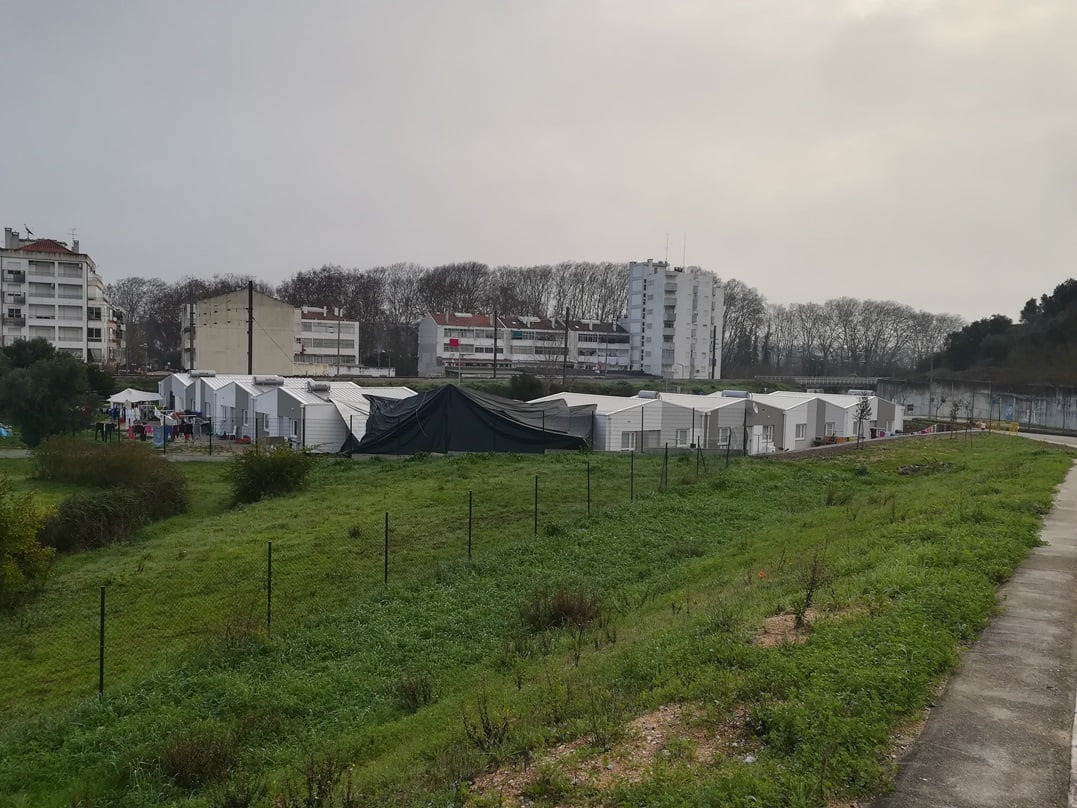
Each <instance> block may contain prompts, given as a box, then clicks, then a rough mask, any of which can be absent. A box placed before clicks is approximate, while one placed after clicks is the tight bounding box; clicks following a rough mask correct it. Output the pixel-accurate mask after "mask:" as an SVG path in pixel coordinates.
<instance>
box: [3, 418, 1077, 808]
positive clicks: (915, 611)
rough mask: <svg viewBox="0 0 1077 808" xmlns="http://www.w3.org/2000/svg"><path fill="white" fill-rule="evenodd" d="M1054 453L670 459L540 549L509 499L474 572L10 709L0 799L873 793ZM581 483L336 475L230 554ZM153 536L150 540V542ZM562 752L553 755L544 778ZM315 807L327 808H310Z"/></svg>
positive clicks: (455, 472) (405, 801) (161, 535)
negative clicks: (470, 500) (699, 751)
mask: <svg viewBox="0 0 1077 808" xmlns="http://www.w3.org/2000/svg"><path fill="white" fill-rule="evenodd" d="M1070 459H1071V455H1070V454H1069V453H1068V452H1066V451H1064V450H1060V449H1055V448H1043V447H1041V446H1039V445H1037V444H1034V443H1030V442H1025V441H1021V440H1017V439H1013V438H1006V437H992V436H978V437H977V438H976V440H974V441H973V442H971V443H968V442H965V441H947V440H931V441H911V442H905V443H900V444H887V445H885V446H872V447H869V448H867V449H865V450H863V451H858V452H850V453H848V454H846V455H843V456H841V457H838V458H831V459H826V460H818V461H799V462H781V461H777V462H767V463H759V462H744V463H738V464H734V465H733V466H732V467H731V468H729V469H728V470H727V469H724V468H721V467H719V468H712V469H711V471H710V473H709V474H706V475H704V476H703V477H702V478H701V479H700V480H699V481H698V482H697V481H696V480H695V475H694V467H693V465H692V464H691V463H689V462H685V463H677V464H674V466H673V470H672V472H671V474H670V490H669V491H668V492H666V493H663V494H653V495H652V494H649V493H648V494H647V496H645V497H644V498H642V499H640V500H637V501H636V502H633V503H630V502H628V501H627V498H626V497H622V496H621V494H622V493H624V492H617V491H610V492H609V498H608V499H607V500H606V501H603V502H602V503H601V505H602V507H596V508H594V509H593V513H592V516H591V517H590V518H588V517H586V516H585V515H584V514H583V513H582V512H581V510H580V508H579V507H577V505H578V498H577V497H576V493H575V492H577V491H578V485H577V484H576V483H573V484H572V485H569V484H567V483H566V487H565V488H564V489H563V491H562V492H561V494H562V497H561V498H562V500H563V502H562V503H561V505H562V506H563V507H562V509H561V510H560V511H558V510H556V509H553V508H552V506H551V511H549V512H548V514H546V515H544V516H543V518H542V520H541V526H540V535H539V536H538V537H537V538H536V537H534V536H533V535H531V534H532V532H533V528H532V524H531V523H530V521H529V517H530V514H529V513H528V512H527V508H526V507H524V508H512V507H509V505H508V504H506V503H503V504H502V507H503V510H501V511H500V512H499V515H498V516H497V517H496V519H497V521H498V522H499V523H500V528H501V529H500V530H498V531H497V532H496V534H494V535H491V534H489V533H487V538H486V539H485V541H484V543H483V545H482V548H481V549H482V552H481V553H478V554H476V558H475V561H474V562H473V563H470V564H469V563H467V562H466V560H465V559H463V558H462V557H461V553H460V552H459V548H458V547H456V548H450V547H447V546H443V545H441V544H439V542H438V541H437V540H435V539H433V538H431V536H433V535H435V534H436V533H437V531H436V530H433V529H430V530H427V531H426V532H425V534H424V532H423V531H420V530H416V531H414V533H415V534H416V535H415V536H414V537H413V538H412V539H410V541H413V542H414V545H413V546H410V547H408V548H404V549H402V552H404V550H406V551H407V552H406V553H405V555H404V559H405V560H406V562H407V563H408V565H409V566H408V567H407V568H406V569H405V570H403V571H402V572H400V576H401V577H400V578H399V580H398V581H396V582H394V581H393V580H391V582H390V586H389V587H388V588H385V587H380V586H371V585H364V586H362V587H358V586H355V585H354V582H352V585H351V586H350V587H345V585H344V582H343V581H341V580H339V579H338V578H336V577H334V576H333V575H330V574H328V573H329V571H327V570H325V569H321V568H317V569H315V570H314V571H315V572H317V574H318V575H319V576H321V581H322V582H323V588H324V590H325V592H324V595H323V596H322V597H321V598H320V599H318V600H315V601H312V603H314V604H318V603H320V604H322V605H321V607H320V608H317V607H315V608H310V609H306V610H303V611H302V613H297V614H296V615H295V616H294V619H292V620H291V621H290V622H286V623H285V624H284V627H283V628H282V629H281V630H279V631H277V630H275V631H274V633H273V636H272V638H271V639H270V638H267V637H266V636H265V634H264V631H262V630H260V629H258V628H257V627H255V628H254V629H252V630H249V631H237V630H235V629H234V626H233V629H232V630H229V631H222V632H220V633H218V634H216V635H209V637H208V639H204V640H203V641H201V642H199V643H197V644H196V645H195V646H193V647H188V648H187V649H186V650H185V651H184V653H183V654H173V655H171V656H166V657H165V658H164V659H163V661H162V662H161V663H160V664H157V665H155V666H154V667H153V668H152V671H151V672H150V673H149V674H148V675H146V676H144V677H142V678H138V677H134V675H132V678H130V679H129V680H127V681H126V683H124V684H123V686H121V687H117V688H116V689H114V690H111V691H110V692H109V693H108V694H107V695H106V698H105V699H104V700H103V701H102V702H101V703H100V704H98V703H97V702H96V700H94V699H88V700H84V701H81V702H77V703H73V704H70V703H69V704H68V705H63V704H57V705H55V706H53V707H50V708H48V709H47V710H44V711H43V713H42V714H39V715H36V716H35V715H33V714H30V713H27V712H20V715H21V717H20V719H19V720H17V721H16V722H14V723H12V724H7V725H5V726H4V727H3V728H0V794H4V795H8V796H6V797H4V798H0V804H10V805H19V804H29V805H70V804H72V801H73V800H76V801H77V800H84V801H85V802H84V804H89V802H90V801H92V804H93V805H95V806H101V805H124V806H140V805H146V806H149V805H162V804H171V805H191V806H194V805H210V806H214V805H243V804H251V805H267V804H273V805H305V804H310V805H319V804H324V805H329V804H347V802H346V800H347V798H348V795H349V794H350V795H352V797H353V798H354V801H353V802H352V804H356V805H426V804H438V805H445V804H472V805H497V804H512V803H513V801H514V800H516V798H517V794H516V793H514V792H513V791H512V790H511V789H510V790H508V791H506V790H504V789H501V790H498V789H496V788H494V789H489V788H483V787H482V782H483V781H481V780H480V781H479V785H478V786H473V785H472V781H473V778H475V776H476V775H478V774H480V773H481V772H484V771H485V772H490V771H492V770H497V771H509V770H513V769H521V768H523V767H524V765H525V764H529V765H530V767H531V769H532V770H533V772H534V774H533V775H528V777H529V778H530V779H529V780H528V782H527V785H526V786H525V789H526V793H525V798H526V799H528V800H530V801H532V802H536V803H538V804H544V803H545V804H563V805H564V804H568V805H572V804H580V805H585V804H591V803H593V804H612V805H706V804H712V805H733V806H736V805H793V806H797V805H804V806H813V805H823V804H825V801H826V800H828V799H833V798H838V797H849V796H855V795H863V794H869V793H873V792H875V791H878V790H880V789H882V788H885V785H886V783H887V781H888V778H889V777H890V775H891V772H890V764H889V763H888V762H887V761H888V758H887V757H886V756H885V751H886V749H887V747H888V745H889V740H890V736H891V732H892V730H893V728H894V727H895V726H896V725H898V724H900V723H902V722H903V721H905V720H907V719H908V718H910V717H911V716H913V715H915V713H916V711H917V710H919V709H920V708H921V707H922V706H923V705H924V703H925V701H926V700H927V699H928V698H929V694H930V693H931V690H932V687H933V686H934V685H935V684H936V683H937V682H938V681H939V680H940V678H941V677H943V676H945V675H946V673H947V672H948V671H949V670H950V669H951V668H952V666H953V665H954V663H955V662H956V659H957V656H958V653H959V649H960V646H961V644H962V643H964V642H967V641H968V640H970V639H971V638H972V637H974V636H975V633H976V632H977V631H978V630H979V629H980V628H981V627H982V626H983V625H984V624H985V622H986V620H987V619H988V618H989V616H990V613H991V609H992V605H993V596H994V589H995V587H996V586H997V585H998V584H999V583H1000V582H1001V581H1003V580H1005V578H1006V577H1008V575H1009V574H1010V573H1011V572H1012V570H1013V568H1014V567H1015V566H1016V564H1018V563H1019V562H1020V559H1021V558H1022V557H1023V556H1024V554H1025V553H1026V552H1027V550H1028V548H1029V547H1031V546H1032V545H1033V544H1034V543H1035V541H1036V535H1037V530H1038V527H1039V523H1040V519H1041V516H1042V514H1043V513H1045V512H1046V511H1047V509H1048V508H1049V505H1050V501H1051V496H1052V493H1053V489H1054V487H1055V486H1056V485H1057V483H1058V482H1059V481H1060V480H1061V478H1062V476H1063V475H1064V474H1065V471H1066V469H1067V468H1068V466H1069V463H1070ZM615 460H620V458H615V459H609V458H597V457H595V458H593V461H594V462H596V463H600V462H610V463H612V462H614V461H615ZM581 462H585V461H584V459H582V458H581V457H579V456H560V457H548V458H529V459H515V460H513V459H508V458H486V457H482V458H466V459H453V460H436V461H435V460H428V461H425V462H420V463H409V464H396V465H394V466H389V465H388V464H386V465H385V466H383V467H381V468H378V467H377V465H376V464H372V465H362V464H356V465H352V466H347V467H344V466H340V467H336V466H334V467H332V468H328V467H327V468H326V469H324V470H323V471H322V472H321V473H320V475H319V476H318V478H317V479H316V481H315V484H314V486H313V487H312V490H311V492H310V493H309V494H308V495H305V496H302V497H294V498H284V499H282V500H279V501H276V502H267V503H260V504H258V505H255V506H250V507H247V508H244V509H243V510H242V511H241V515H242V516H243V519H244V520H245V522H246V524H247V528H246V531H245V534H244V535H243V538H244V539H252V540H253V539H254V538H256V537H258V536H259V535H263V534H264V533H265V532H266V531H272V530H275V529H276V528H274V527H272V526H274V525H277V524H278V523H279V522H281V521H282V520H284V521H287V520H288V516H287V515H288V514H292V513H295V514H297V515H302V514H304V513H306V512H307V511H306V508H305V505H306V506H308V507H312V508H313V509H314V513H315V514H316V516H315V518H314V519H313V520H312V521H311V522H310V523H309V524H307V525H306V526H305V527H303V526H297V525H295V523H294V522H289V530H290V532H291V534H292V535H293V537H294V539H295V541H296V542H299V541H303V540H304V537H305V540H306V541H308V542H310V543H312V544H319V543H320V544H321V546H324V545H325V543H326V542H327V541H328V539H327V536H328V535H329V534H330V533H332V535H336V534H337V533H338V532H339V533H343V532H345V531H346V527H347V525H349V524H353V523H356V520H357V519H358V520H359V521H362V518H366V519H367V521H372V520H371V519H369V518H367V517H362V518H360V517H361V516H362V515H357V514H356V513H355V512H350V513H337V512H336V511H348V510H349V509H350V508H351V507H352V505H353V504H354V499H355V497H356V496H357V494H356V492H357V491H361V490H371V491H377V492H378V496H379V497H382V499H380V500H375V499H370V500H369V501H366V503H365V506H364V507H367V508H369V509H371V510H375V509H376V507H377V504H378V503H380V502H384V501H386V499H389V500H394V501H396V502H399V503H401V504H403V503H406V502H411V503H413V504H414V507H416V508H417V509H419V510H421V511H422V520H423V521H422V524H425V525H431V524H437V523H438V521H439V520H440V521H441V522H448V521H450V520H457V519H458V516H459V514H458V510H459V501H460V498H459V494H460V493H462V492H466V490H467V489H468V488H472V487H478V486H482V485H485V484H486V483H487V482H489V483H490V484H491V485H493V484H494V483H500V484H501V486H502V487H501V489H500V490H502V492H503V495H504V497H505V498H506V500H507V501H508V502H512V501H513V498H515V499H516V500H519V499H520V498H521V495H523V496H522V500H523V502H524V503H525V505H526V503H527V499H526V494H524V492H526V490H527V488H528V482H529V480H530V475H531V474H534V473H541V474H543V475H546V476H547V477H548V476H551V475H552V476H555V477H560V478H562V479H568V478H569V477H570V476H571V477H572V479H573V480H576V479H577V476H578V468H579V464H580V463H581ZM611 468H612V467H611ZM651 470H652V471H653V467H652V468H651ZM899 472H900V473H899ZM510 478H511V479H513V480H515V479H516V478H520V482H519V483H513V485H514V486H516V487H510V486H507V485H506V480H509V479H510ZM517 489H519V490H517ZM484 490H486V489H484ZM496 490H497V486H496V485H495V486H494V487H493V488H491V489H489V496H490V497H493V496H494V494H495V491H496ZM615 495H616V496H615ZM370 496H372V497H373V494H371V495H370ZM570 497H571V498H572V499H573V502H572V507H571V508H570V507H568V502H567V500H568V499H569V498H570ZM333 503H336V511H334V507H333ZM346 503H348V504H346ZM439 508H440V509H441V510H439ZM237 518H238V516H237V514H236V513H235V512H229V513H210V514H206V515H205V516H204V519H202V521H201V522H199V523H197V524H192V523H191V522H190V517H185V518H184V519H185V521H183V522H182V523H179V524H178V526H177V530H189V531H198V532H199V533H200V534H207V535H212V536H214V537H215V541H216V542H217V543H221V542H227V541H228V540H229V536H233V541H239V538H238V537H235V535H234V534H235V532H236V529H237V523H235V522H234V521H230V520H236V519H237ZM418 518H419V517H418V516H416V519H418ZM518 522H523V523H524V524H522V525H518V524H517V523H518ZM362 525H363V526H364V529H365V530H366V531H367V532H369V527H367V526H366V521H362ZM330 528H331V530H330ZM356 532H357V533H358V534H362V533H363V530H359V531H356ZM172 540H175V536H169V535H168V534H167V533H166V532H165V528H164V527H163V526H161V525H158V526H155V529H154V531H153V532H152V533H151V535H150V536H149V537H148V538H147V539H146V540H145V541H146V546H145V547H144V548H142V549H143V550H145V551H151V550H152V549H153V546H154V543H161V544H164V543H167V542H169V541H172ZM189 540H190V539H189V538H188V541H189ZM210 546H213V545H210ZM226 550H227V548H226V547H225V546H222V547H221V548H220V552H221V553H222V555H221V560H220V563H228V562H229V560H230V557H229V556H228V555H227V552H226ZM206 552H207V553H208V552H210V551H209V550H206ZM88 555H89V556H93V555H94V554H88ZM164 555H166V556H170V555H171V554H170V553H168V554H164ZM359 555H360V556H362V558H360V559H358V560H357V561H355V563H354V564H351V565H349V566H348V572H349V573H351V574H354V575H360V576H370V577H373V576H372V575H371V573H373V572H375V571H376V570H377V569H378V565H379V564H380V560H381V559H380V556H379V555H378V553H377V552H375V551H374V550H373V549H371V550H370V551H369V552H367V553H366V554H365V555H364V554H363V553H360V554H359ZM92 562H93V559H92V558H87V560H86V563H87V564H90V563H92ZM98 563H100V562H98ZM113 563H120V562H119V561H117V559H115V558H114V559H113ZM155 563H157V562H156V561H155ZM161 563H162V564H163V562H161ZM203 569H204V568H203ZM166 571H167V570H166ZM71 574H74V571H71ZM370 577H368V578H367V579H366V580H367V581H369V580H370ZM62 580H63V576H60V579H59V582H58V585H59V584H62ZM809 601H810V602H809ZM809 606H811V607H814V609H815V610H817V611H818V613H819V616H818V618H817V619H816V621H815V624H814V630H813V631H811V633H810V635H808V636H807V639H806V641H805V642H802V643H793V642H789V643H783V644H779V645H778V646H776V647H761V646H760V644H759V642H758V637H759V633H760V630H761V627H762V625H763V622H764V620H765V619H766V618H768V617H770V616H772V615H775V614H779V613H783V612H789V613H798V612H805V611H806V610H807V608H808V607H809ZM162 619H163V618H162ZM671 704H672V705H690V706H691V711H692V715H693V718H692V722H693V724H694V730H698V732H695V734H692V735H691V736H690V737H689V736H686V737H685V738H680V739H677V738H673V739H669V738H667V739H666V741H665V745H664V747H663V748H662V749H661V750H660V752H661V753H660V754H658V755H656V756H655V758H654V760H653V761H650V762H648V764H647V766H645V767H644V768H643V770H642V771H640V772H638V773H636V774H635V775H633V776H631V777H627V776H626V777H623V778H620V779H618V778H617V777H609V778H605V779H603V780H601V782H595V781H593V780H590V781H589V780H587V779H586V778H579V777H576V776H575V774H576V772H577V771H578V767H579V766H580V765H581V762H583V763H585V762H586V761H589V760H590V761H598V762H599V764H600V767H608V770H609V771H613V772H617V771H620V770H621V767H622V764H624V765H627V764H625V762H624V761H623V760H621V757H622V756H623V754H624V752H623V750H624V748H625V742H626V736H627V735H628V733H629V732H630V730H628V729H627V728H626V727H627V722H628V721H629V719H631V718H632V717H633V716H636V715H639V714H642V713H647V712H648V711H651V710H654V709H655V708H658V707H661V706H663V705H671ZM719 734H721V735H724V736H726V740H727V741H729V743H727V744H726V746H725V747H723V751H722V753H721V754H719V755H717V756H715V757H712V758H709V759H707V760H706V762H704V763H701V762H700V761H699V759H698V757H697V756H695V755H693V754H692V750H691V748H690V747H691V745H692V743H693V741H692V740H691V738H695V737H709V736H716V735H719ZM577 740H578V741H579V744H578V745H577V746H576V747H574V751H573V758H572V760H567V759H564V758H550V756H549V750H551V749H554V748H557V747H558V745H559V744H563V743H565V742H570V741H577ZM734 743H735V744H736V745H735V746H734V745H733V744H734ZM329 792H332V793H333V795H334V799H335V802H330V801H329V799H328V798H327V797H324V796H321V797H319V796H318V795H325V794H327V793H329ZM248 797H249V798H250V799H249V800H248V799H247V798H248ZM318 799H321V800H322V801H321V802H318V801H316V800H318ZM75 804H78V803H77V802H76V803H75Z"/></svg>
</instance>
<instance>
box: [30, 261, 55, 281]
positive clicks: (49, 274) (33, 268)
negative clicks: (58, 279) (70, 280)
mask: <svg viewBox="0 0 1077 808" xmlns="http://www.w3.org/2000/svg"><path fill="white" fill-rule="evenodd" d="M29 274H31V275H37V276H38V277H46V278H53V277H55V276H56V269H55V267H54V266H53V263H52V261H31V262H30V268H29Z"/></svg>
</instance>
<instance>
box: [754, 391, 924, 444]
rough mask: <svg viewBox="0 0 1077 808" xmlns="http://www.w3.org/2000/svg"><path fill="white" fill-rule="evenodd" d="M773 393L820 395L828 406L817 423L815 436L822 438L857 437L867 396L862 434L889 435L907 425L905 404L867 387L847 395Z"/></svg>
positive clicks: (810, 396)
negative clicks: (860, 409) (862, 403)
mask: <svg viewBox="0 0 1077 808" xmlns="http://www.w3.org/2000/svg"><path fill="white" fill-rule="evenodd" d="M773 395H775V396H789V397H797V398H817V399H819V400H820V401H822V402H824V404H825V406H824V407H823V408H822V409H823V410H824V411H825V414H824V415H822V416H821V417H820V418H819V423H817V425H816V437H817V438H819V439H820V440H822V439H824V438H825V436H827V435H837V436H838V437H843V438H854V439H855V438H856V433H857V428H858V425H857V422H856V412H857V408H858V407H859V406H860V401H861V400H862V399H864V398H866V399H867V400H868V405H869V407H870V408H871V413H870V415H869V416H868V418H867V420H865V421H864V423H863V425H862V429H861V437H864V438H870V437H873V436H879V435H880V434H882V435H890V434H893V433H894V432H900V431H901V429H902V427H903V425H904V424H903V413H902V411H901V410H902V408H901V407H899V406H897V405H896V404H895V403H894V402H892V401H887V400H886V399H883V398H879V396H877V395H874V394H871V393H870V391H864V393H863V394H847V395H842V394H837V393H797V392H778V393H773ZM828 430H829V431H828Z"/></svg>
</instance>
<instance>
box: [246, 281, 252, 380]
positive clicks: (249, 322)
mask: <svg viewBox="0 0 1077 808" xmlns="http://www.w3.org/2000/svg"><path fill="white" fill-rule="evenodd" d="M247 375H248V376H253V375H254V281H247Z"/></svg>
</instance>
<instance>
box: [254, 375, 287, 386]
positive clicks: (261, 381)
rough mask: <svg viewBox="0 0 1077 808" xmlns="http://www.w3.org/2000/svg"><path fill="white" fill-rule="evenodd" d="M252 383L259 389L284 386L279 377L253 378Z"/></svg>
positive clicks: (282, 380)
mask: <svg viewBox="0 0 1077 808" xmlns="http://www.w3.org/2000/svg"><path fill="white" fill-rule="evenodd" d="M253 381H254V383H255V384H256V385H258V386H259V387H280V386H281V385H283V384H284V379H283V378H282V377H280V376H255V377H254V379H253Z"/></svg>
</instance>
